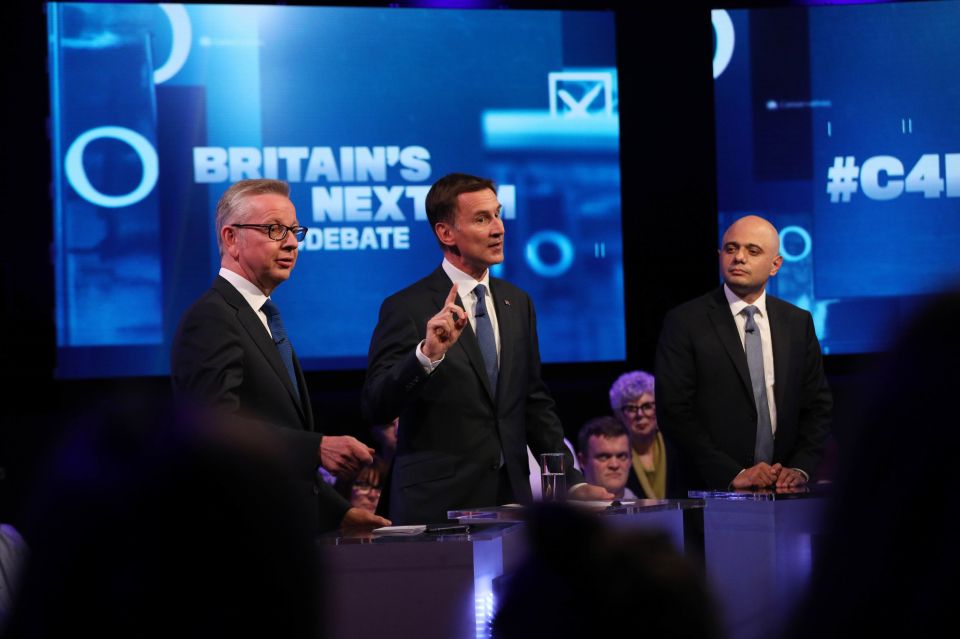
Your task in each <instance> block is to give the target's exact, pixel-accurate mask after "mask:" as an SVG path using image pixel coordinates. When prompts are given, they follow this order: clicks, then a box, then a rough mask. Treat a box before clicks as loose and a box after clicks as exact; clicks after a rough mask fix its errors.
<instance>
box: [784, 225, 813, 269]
mask: <svg viewBox="0 0 960 639" xmlns="http://www.w3.org/2000/svg"><path fill="white" fill-rule="evenodd" d="M790 233H796V234H797V235H799V236H800V237H801V238H803V250H802V251H800V252H799V253H796V254H794V253H787V252H786V251H785V250H784V247H785V246H786V244H785V243H784V241H783V240H784V238H785V237H786V236H787V235H789V234H790ZM812 249H813V238H812V237H810V233H809V232H808V231H807V229H805V228H803V227H802V226H785V227H783V228H782V229H780V255H782V256H783V259H784V260H786V261H787V262H799V261H800V260H802V259H804V258H805V257H807V256H808V255H810V251H811V250H812Z"/></svg>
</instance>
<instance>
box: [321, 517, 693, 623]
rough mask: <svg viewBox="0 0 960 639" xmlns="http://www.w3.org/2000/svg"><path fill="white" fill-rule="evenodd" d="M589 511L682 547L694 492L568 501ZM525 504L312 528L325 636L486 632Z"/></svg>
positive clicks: (520, 533) (520, 551) (519, 537)
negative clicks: (440, 519) (383, 529)
mask: <svg viewBox="0 0 960 639" xmlns="http://www.w3.org/2000/svg"><path fill="white" fill-rule="evenodd" d="M572 507H574V508H584V509H586V510H590V511H593V512H596V513H598V515H599V516H601V517H603V518H604V519H605V521H606V522H607V524H608V525H611V526H629V527H635V528H642V529H647V530H661V531H663V532H665V533H666V534H667V535H668V536H669V537H670V539H671V540H672V541H673V543H674V545H675V546H676V548H677V550H678V551H680V552H682V551H683V548H684V538H683V515H684V512H686V511H687V510H690V509H700V508H702V507H703V502H702V501H699V500H652V499H647V500H637V501H636V502H628V503H623V504H619V505H617V504H613V505H612V506H611V505H610V504H609V503H608V502H596V503H589V502H588V503H585V504H578V505H576V506H572ZM524 515H525V509H524V508H523V507H519V506H516V507H514V506H499V507H490V508H476V509H470V510H455V511H449V512H448V513H447V516H448V518H449V519H452V520H454V521H457V522H459V523H460V524H466V525H469V527H470V531H469V532H468V533H467V534H455V535H443V534H430V533H421V534H416V535H403V536H376V535H373V534H372V533H352V534H350V533H328V534H326V535H321V536H320V537H318V544H319V547H320V554H321V558H322V561H323V568H324V578H325V583H324V585H325V590H326V592H325V598H326V600H325V602H324V613H323V621H322V623H323V626H324V628H325V629H326V631H327V637H328V638H330V639H347V638H353V637H379V636H395V637H417V638H418V639H432V638H437V639H468V638H469V639H482V638H484V637H489V636H490V624H491V622H492V620H493V614H494V611H495V601H494V587H493V586H494V580H495V579H497V578H498V577H501V576H503V575H506V574H509V573H511V572H513V571H514V570H515V569H516V568H517V567H519V565H520V563H521V562H522V561H523V559H524V558H525V557H526V555H527V538H526V534H525V527H524V525H523V519H524Z"/></svg>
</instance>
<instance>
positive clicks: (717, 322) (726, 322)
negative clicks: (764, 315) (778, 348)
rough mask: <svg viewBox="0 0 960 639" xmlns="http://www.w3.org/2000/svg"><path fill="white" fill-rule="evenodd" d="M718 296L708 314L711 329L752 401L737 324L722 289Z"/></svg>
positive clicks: (751, 389)
mask: <svg viewBox="0 0 960 639" xmlns="http://www.w3.org/2000/svg"><path fill="white" fill-rule="evenodd" d="M719 296H720V298H721V299H718V298H717V297H714V298H713V300H712V302H713V303H712V304H711V308H710V312H709V315H710V321H711V322H712V323H713V329H714V330H715V331H716V332H717V336H718V337H719V338H720V343H721V344H723V348H724V349H725V350H726V351H727V355H729V357H730V360H731V361H732V362H733V366H734V368H736V369H737V374H738V375H739V376H740V381H741V382H742V384H743V388H744V390H745V391H747V393H748V394H749V395H750V399H751V401H752V400H753V384H752V382H751V381H750V367H749V366H748V365H747V354H746V352H744V350H743V343H742V342H741V341H740V334H739V332H738V331H737V323H736V321H735V320H734V319H733V315H732V314H731V313H730V306H729V304H727V298H726V297H725V296H724V294H723V289H722V288H721V289H720V292H719Z"/></svg>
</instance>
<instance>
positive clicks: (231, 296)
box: [213, 277, 306, 423]
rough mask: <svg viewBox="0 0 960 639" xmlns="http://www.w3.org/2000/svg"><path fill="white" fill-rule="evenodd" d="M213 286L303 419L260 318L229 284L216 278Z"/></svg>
mask: <svg viewBox="0 0 960 639" xmlns="http://www.w3.org/2000/svg"><path fill="white" fill-rule="evenodd" d="M213 285H214V288H216V289H217V290H218V291H220V294H221V295H223V297H224V299H226V300H227V302H229V303H230V305H231V306H232V307H233V308H234V310H235V311H236V312H237V321H239V322H240V325H241V326H243V328H244V330H245V331H246V332H247V335H248V336H249V337H250V339H251V341H253V343H254V344H256V346H257V348H258V349H259V350H260V352H261V353H262V354H263V356H264V357H265V358H266V360H267V361H268V362H269V363H270V367H271V368H272V369H273V372H275V373H276V374H277V377H279V378H280V381H281V382H282V383H283V386H284V388H286V389H287V394H288V395H289V396H290V401H292V402H293V403H294V405H295V406H296V407H297V410H298V411H299V412H300V417H301V418H304V413H303V407H302V406H301V405H300V402H298V401H297V396H296V394H295V393H294V389H293V384H292V382H291V381H290V375H288V374H287V367H286V366H284V364H283V359H281V357H280V351H279V350H277V345H276V344H274V342H273V338H271V337H270V334H269V333H268V332H267V329H266V328H264V326H263V322H261V321H260V318H259V317H257V314H256V313H255V312H254V310H253V309H252V308H251V307H250V304H248V303H247V300H246V299H244V297H243V296H242V295H241V294H240V292H239V291H238V290H237V289H235V288H234V287H233V285H232V284H231V283H230V282H228V281H226V280H225V279H223V278H222V277H217V279H216V280H215V281H214V283H213ZM304 423H306V422H304Z"/></svg>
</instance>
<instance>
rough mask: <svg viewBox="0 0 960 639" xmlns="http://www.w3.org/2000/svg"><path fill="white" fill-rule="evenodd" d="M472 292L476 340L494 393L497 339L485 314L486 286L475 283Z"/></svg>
mask: <svg viewBox="0 0 960 639" xmlns="http://www.w3.org/2000/svg"><path fill="white" fill-rule="evenodd" d="M473 293H474V295H476V296H477V307H476V309H474V312H473V316H474V317H475V318H476V320H477V341H478V342H480V352H481V353H482V354H483V363H484V365H485V366H486V368H487V377H488V378H489V379H490V388H491V389H492V390H493V393H494V395H496V393H497V377H498V376H499V374H500V367H499V366H498V365H497V340H496V339H495V338H494V336H493V322H491V321H490V316H489V315H487V303H486V302H485V301H484V300H485V298H486V295H487V287H485V286H484V285H483V284H477V286H476V287H475V288H474V289H473Z"/></svg>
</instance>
